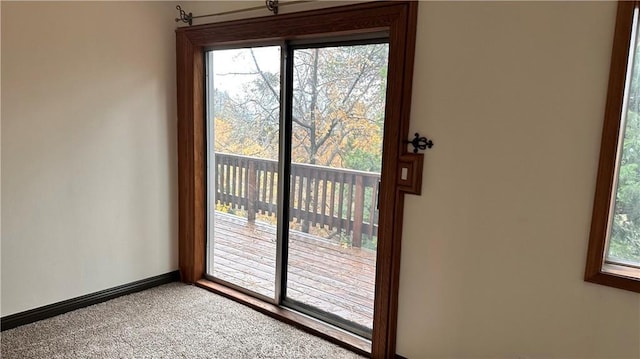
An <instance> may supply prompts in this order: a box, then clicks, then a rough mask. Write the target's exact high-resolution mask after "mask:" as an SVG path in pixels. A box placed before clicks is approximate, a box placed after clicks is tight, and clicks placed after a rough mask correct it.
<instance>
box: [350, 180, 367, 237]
mask: <svg viewBox="0 0 640 359" xmlns="http://www.w3.org/2000/svg"><path fill="white" fill-rule="evenodd" d="M354 211H355V213H354V214H353V237H352V243H351V244H352V245H353V246H354V247H358V248H359V247H361V246H362V221H363V214H364V184H363V180H362V175H356V194H355V208H354Z"/></svg>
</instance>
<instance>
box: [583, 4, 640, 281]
mask: <svg viewBox="0 0 640 359" xmlns="http://www.w3.org/2000/svg"><path fill="white" fill-rule="evenodd" d="M639 4H640V2H638V1H619V2H618V10H617V16H616V25H615V31H614V40H613V50H612V54H611V65H610V72H609V85H608V91H607V100H606V105H605V116H604V124H603V129H602V139H601V145H600V160H599V164H598V174H597V179H596V191H595V197H594V204H593V213H592V219H591V233H590V236H589V247H588V251H587V262H586V268H585V275H584V279H585V281H588V282H592V283H597V284H602V285H607V286H611V287H615V288H620V289H625V290H629V291H634V292H638V293H640V269H637V268H632V267H627V266H622V265H618V264H613V263H607V262H606V261H605V255H606V253H605V252H606V250H607V240H608V236H609V230H610V228H609V226H610V222H611V219H610V217H611V211H612V202H613V198H614V194H615V193H614V191H616V190H617V188H616V187H617V186H616V181H617V167H618V162H619V151H621V150H622V149H621V143H622V141H623V138H621V136H620V135H621V131H620V129H621V125H622V122H623V120H622V115H623V111H624V104H625V90H626V84H627V71H628V68H629V66H628V62H629V61H628V60H629V53H630V46H631V43H632V33H633V22H634V11H635V9H636V8H638V6H639ZM639 55H640V54H639Z"/></svg>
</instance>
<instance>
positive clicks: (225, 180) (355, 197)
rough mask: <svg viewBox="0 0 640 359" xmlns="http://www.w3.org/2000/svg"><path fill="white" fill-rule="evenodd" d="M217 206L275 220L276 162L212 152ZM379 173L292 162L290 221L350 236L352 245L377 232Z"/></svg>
mask: <svg viewBox="0 0 640 359" xmlns="http://www.w3.org/2000/svg"><path fill="white" fill-rule="evenodd" d="M215 169H216V170H215V178H214V181H215V183H214V188H215V199H216V204H219V205H223V206H226V207H227V208H228V209H233V210H236V209H240V210H244V211H246V214H247V218H248V220H250V221H253V220H255V218H256V214H257V213H260V214H262V215H267V216H276V208H277V207H276V206H277V201H278V195H277V190H278V181H277V178H278V162H277V161H274V160H269V159H265V158H257V157H249V156H240V155H232V154H226V153H216V154H215ZM379 181H380V174H379V173H372V172H363V171H355V170H348V169H339V168H331V167H325V166H317V165H308V164H301V163H292V164H291V184H290V201H289V221H295V222H297V223H300V225H301V229H302V231H304V232H309V227H311V226H315V227H318V228H325V229H328V230H330V231H333V233H334V234H337V235H346V236H351V244H352V245H353V246H354V247H360V246H361V245H362V235H363V234H366V235H368V236H369V238H372V237H374V236H377V233H378V209H377V204H378V203H377V202H378V198H377V197H378V185H379Z"/></svg>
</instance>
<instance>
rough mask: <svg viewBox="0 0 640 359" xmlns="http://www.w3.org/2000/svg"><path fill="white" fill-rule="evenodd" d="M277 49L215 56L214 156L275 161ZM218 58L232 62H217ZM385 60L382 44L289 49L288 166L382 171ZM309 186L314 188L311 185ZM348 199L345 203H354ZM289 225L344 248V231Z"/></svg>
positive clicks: (368, 242)
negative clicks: (328, 239) (290, 88)
mask: <svg viewBox="0 0 640 359" xmlns="http://www.w3.org/2000/svg"><path fill="white" fill-rule="evenodd" d="M277 49H278V48H277V47H270V48H269V47H268V48H246V49H234V50H218V51H214V52H213V56H212V60H213V61H212V68H213V73H212V74H211V76H213V78H214V86H213V88H212V89H211V91H212V96H211V100H210V101H211V104H212V106H211V113H212V115H213V124H214V128H215V129H214V150H215V151H216V152H217V153H229V154H235V155H243V156H253V157H259V158H264V159H270V160H277V159H278V148H279V147H278V144H279V127H280V126H279V123H280V67H279V65H278V66H275V65H274V63H278V64H279V61H280V54H279V51H277ZM224 56H226V57H227V58H228V59H230V60H229V61H222V60H220V59H222V57H224ZM217 58H218V60H217ZM387 61H388V44H369V45H356V46H336V47H322V48H308V49H304V48H303V49H296V50H295V51H294V61H293V72H294V74H293V79H292V80H293V93H292V96H293V98H292V110H293V116H292V117H293V118H292V121H293V123H292V139H291V146H292V149H291V159H292V162H294V163H303V164H310V165H320V166H327V167H332V168H345V169H353V170H360V171H367V172H374V173H379V172H380V170H381V158H382V157H381V156H382V137H383V125H384V111H385V96H386V80H387ZM215 84H220V85H219V86H217V85H215ZM311 187H312V188H313V187H315V188H317V187H318V186H317V185H315V186H314V183H311ZM370 191H371V188H368V189H366V190H365V193H366V195H365V197H364V201H365V206H370V205H371V202H372V200H371V198H372V196H371V195H370V193H371V192H370ZM316 196H319V194H318V193H313V192H312V193H310V198H307V197H306V196H305V197H304V198H302V199H299V200H301V201H308V202H309V203H312V204H313V203H316V202H317V200H318V198H316ZM292 200H293V198H292ZM346 202H348V203H344V205H343V206H345V207H346V206H352V205H353V203H352V202H350V201H346ZM305 203H306V202H305ZM298 205H299V204H298ZM320 205H325V206H326V204H323V203H320ZM225 209H226V210H225ZM216 210H219V211H223V212H227V213H230V212H235V213H237V214H241V213H242V211H238V210H237V209H236V210H233V209H231V208H228V207H226V206H224V205H217V206H216ZM343 213H346V210H343ZM352 215H353V214H352ZM265 217H268V216H265V215H260V214H258V216H257V219H260V220H264V221H266V222H270V223H273V221H274V218H265ZM351 219H353V218H351ZM365 219H366V218H365ZM290 226H291V228H292V229H297V230H301V231H303V232H308V233H311V234H315V235H319V236H322V237H325V238H334V239H335V240H337V241H339V242H340V243H341V244H347V245H348V244H349V243H350V239H347V237H349V235H348V234H346V233H338V232H332V231H331V230H329V229H328V228H323V227H322V226H319V227H317V228H313V227H312V226H310V224H309V223H308V222H307V221H304V220H303V221H302V222H301V223H296V222H295V221H294V222H291V223H290ZM375 237H376V236H375V235H374V236H373V238H369V237H368V236H363V247H371V248H375V246H376V238H375Z"/></svg>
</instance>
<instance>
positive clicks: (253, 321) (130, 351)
mask: <svg viewBox="0 0 640 359" xmlns="http://www.w3.org/2000/svg"><path fill="white" fill-rule="evenodd" d="M1 340H2V356H1V357H2V358H3V359H11V358H21V359H26V358H34V359H35V358H43V359H44V358H46V359H50V358H225V359H233V358H332V359H334V358H335V359H338V358H361V357H360V356H358V355H356V354H354V353H352V352H350V351H348V350H345V349H342V348H340V347H338V346H336V345H334V344H331V343H329V342H327V341H325V340H322V339H319V338H316V337H314V336H312V335H309V334H307V333H304V332H302V331H300V330H298V329H296V328H294V327H292V326H290V325H287V324H284V323H281V322H278V321H277V320H274V319H272V318H270V317H267V316H265V315H263V314H260V313H258V312H256V311H254V310H252V309H250V308H247V307H245V306H243V305H240V304H238V303H235V302H233V301H230V300H228V299H225V298H222V297H220V296H218V295H215V294H213V293H210V292H208V291H205V290H203V289H200V288H197V287H193V286H188V285H184V284H180V283H172V284H167V285H163V286H160V287H157V288H153V289H149V290H146V291H143V292H139V293H136V294H131V295H128V296H124V297H120V298H116V299H114V300H111V301H108V302H105V303H101V304H97V305H94V306H90V307H87V308H83V309H79V310H76V311H73V312H69V313H66V314H63V315H59V316H57V317H54V318H50V319H46V320H43V321H40V322H36V323H32V324H28V325H24V326H22V327H18V328H15V329H11V330H6V331H4V332H2V334H1Z"/></svg>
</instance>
